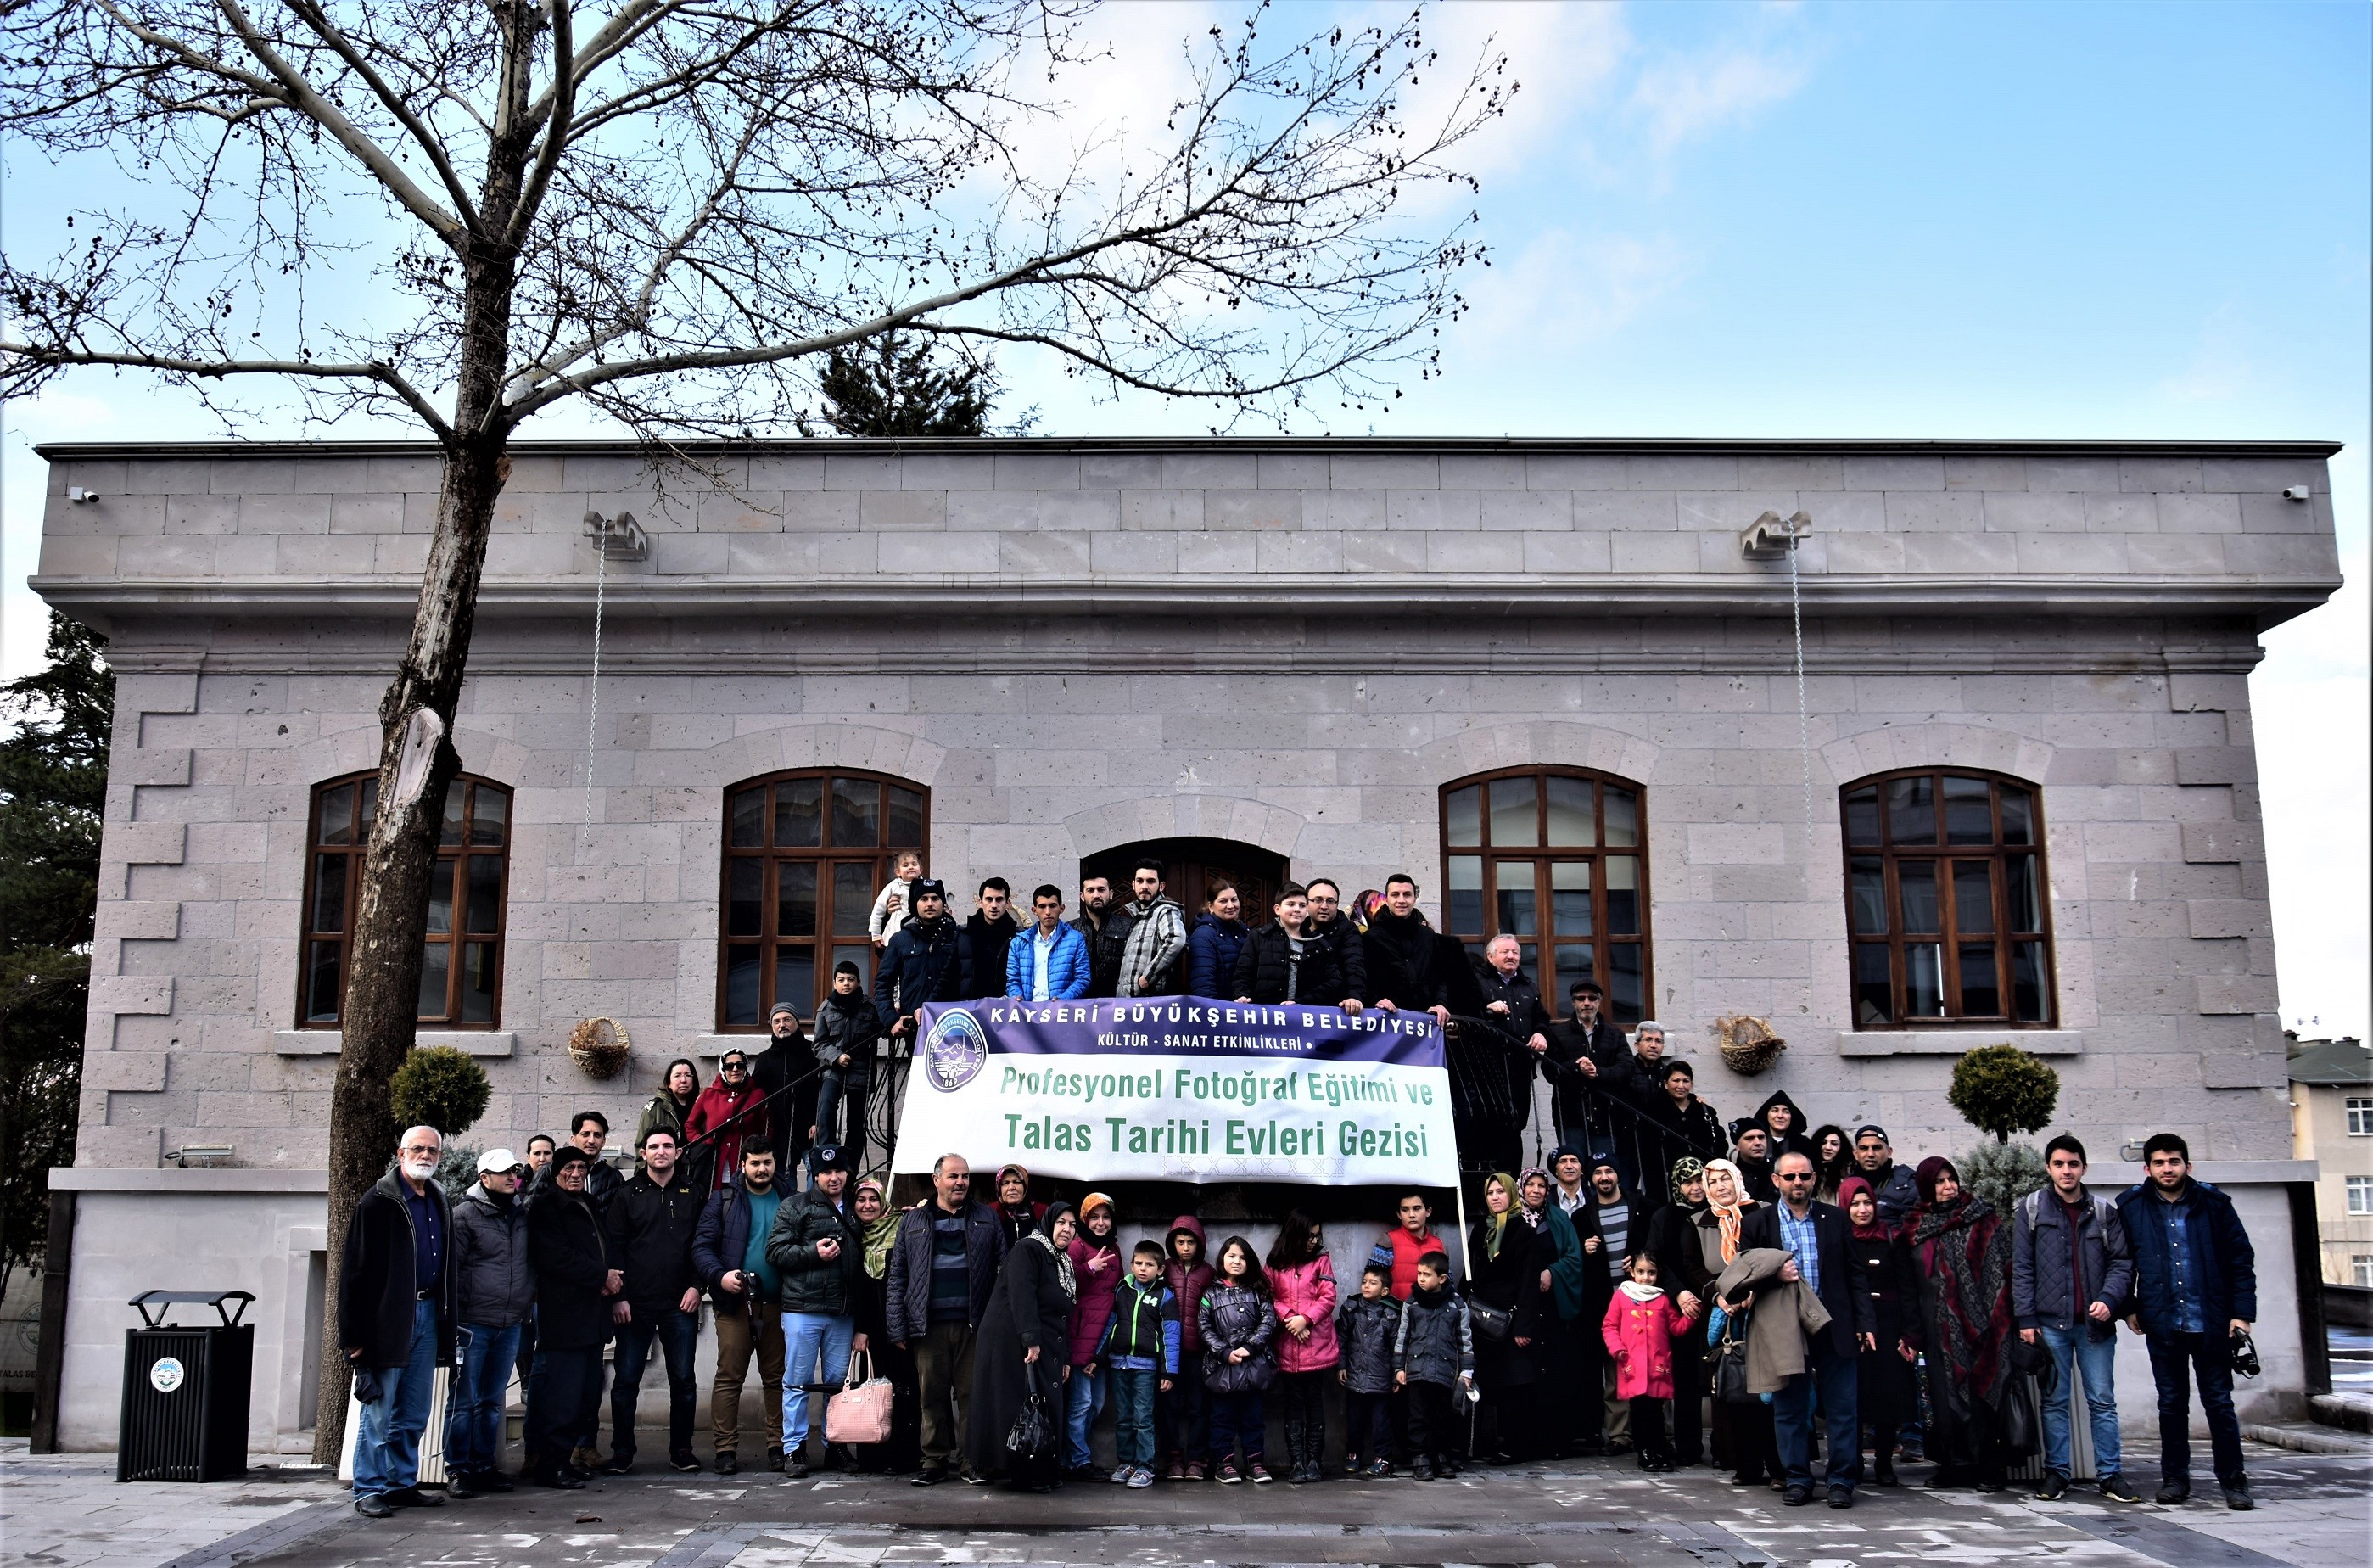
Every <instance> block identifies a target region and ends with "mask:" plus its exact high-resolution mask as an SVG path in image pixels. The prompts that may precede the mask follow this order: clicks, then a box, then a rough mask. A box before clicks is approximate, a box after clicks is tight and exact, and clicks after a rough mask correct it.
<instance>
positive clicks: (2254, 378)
mask: <svg viewBox="0 0 2373 1568" xmlns="http://www.w3.org/2000/svg"><path fill="white" fill-rule="evenodd" d="M2260 382H2261V377H2260V376H2259V374H2258V367H2257V360H2256V357H2255V356H2254V355H2253V354H2251V353H2250V330H2249V327H2248V324H2247V323H2246V322H2243V320H2242V319H2241V312H2240V310H2239V308H2238V307H2237V306H2236V305H2235V303H2234V302H2233V301H2230V300H2227V302H2226V303H2225V304H2223V305H2220V306H2218V307H2217V308H2216V310H2214V311H2213V312H2211V313H2210V315H2209V317H2208V319H2207V320H2206V321H2204V322H2202V323H2201V324H2200V336H2199V339H2198V341H2197V343H2196V344H2195V345H2194V347H2193V349H2192V359H2191V362H2190V363H2189V364H2187V365H2185V366H2184V368H2183V369H2180V370H2179V371H2177V372H2175V373H2174V374H2173V375H2171V376H2168V377H2166V378H2164V379H2163V380H2160V381H2159V383H2158V385H2157V388H2156V389H2155V390H2156V391H2157V393H2158V395H2159V396H2160V397H2162V398H2164V399H2166V400H2167V401H2168V402H2169V403H2179V404H2198V403H2222V402H2224V401H2226V400H2227V399H2229V398H2236V397H2241V396H2244V395H2246V394H2248V393H2250V392H2254V391H2256V390H2257V389H2258V387H2259V385H2260Z"/></svg>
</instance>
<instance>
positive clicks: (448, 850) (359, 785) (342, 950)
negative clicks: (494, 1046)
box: [296, 769, 518, 1031]
mask: <svg viewBox="0 0 2373 1568" xmlns="http://www.w3.org/2000/svg"><path fill="white" fill-rule="evenodd" d="M348 788H351V789H353V790H354V791H355V795H354V799H355V800H356V802H357V810H356V812H355V813H354V816H353V818H352V819H351V822H352V825H351V826H350V828H349V840H350V841H349V842H347V843H344V844H325V843H323V842H322V841H321V808H322V805H323V803H324V802H326V801H327V800H328V799H329V798H330V796H331V794H332V793H333V791H335V790H343V789H348ZM447 788H448V790H449V791H450V790H456V789H458V790H462V823H461V828H460V837H459V838H458V840H457V841H456V842H455V843H452V844H450V845H449V844H445V843H443V842H442V841H441V837H440V842H439V843H438V849H437V871H436V873H435V874H436V875H437V876H440V877H445V878H449V879H450V882H449V891H450V898H451V903H450V909H451V910H452V914H451V916H450V919H449V921H448V926H449V929H448V930H444V931H440V932H431V933H428V934H427V936H426V937H425V939H424V940H425V941H426V942H428V943H433V944H435V945H438V946H441V947H445V948H447V949H450V950H451V951H450V954H449V956H448V957H447V960H446V965H445V1012H444V1015H443V1016H442V1017H434V1016H424V1017H421V1018H419V1019H417V1020H416V1022H417V1023H419V1024H423V1025H426V1026H428V1027H432V1028H436V1029H439V1030H449V1029H450V1030H470V1031H491V1030H496V1029H499V1028H501V1027H502V1021H503V971H504V957H505V954H504V949H505V948H506V947H507V946H508V945H509V928H510V890H511V838H512V834H513V830H514V829H515V828H516V827H517V826H518V814H517V813H518V795H517V793H516V791H514V790H512V789H511V787H510V786H509V785H508V784H505V783H502V782H501V781H500V780H498V779H493V778H485V777H482V776H481V775H478V774H474V773H461V774H456V775H454V778H453V782H452V783H451V784H450V785H449V786H448V787H447ZM378 790H379V773H378V770H377V769H373V770H372V771H370V772H368V773H350V774H346V775H345V776H344V777H342V778H325V779H323V780H322V781H321V783H319V784H316V785H314V786H313V790H312V794H311V797H310V800H309V801H308V802H307V805H306V812H305V901H304V903H303V905H302V906H301V907H299V909H298V939H297V1008H296V1014H297V1027H298V1028H299V1029H324V1030H335V1029H343V1028H344V1027H345V1015H346V988H347V986H348V984H349V983H350V982H351V980H352V978H353V967H354V921H355V906H356V902H357V893H358V891H359V889H360V888H361V885H362V867H363V859H364V856H365V855H366V854H367V853H368V848H369V837H370V829H369V824H370V823H371V821H372V820H373V816H374V811H375V808H374V806H365V805H361V804H360V802H364V801H366V800H370V799H372V798H373V797H375V796H376V795H377V793H378ZM483 790H493V791H495V792H497V793H498V794H499V795H501V796H502V798H503V802H504V811H503V825H502V831H501V837H500V840H499V842H497V843H495V844H491V845H488V844H473V843H472V842H471V836H472V834H473V831H474V829H475V828H476V825H477V813H478V806H477V802H478V800H479V796H480V792H481V791H483ZM449 798H450V794H449ZM330 857H336V858H338V859H340V860H344V861H345V869H344V871H343V872H341V873H340V874H341V875H342V876H343V877H344V878H345V907H344V909H343V911H342V914H341V920H342V925H343V929H342V930H334V931H331V930H315V929H314V917H315V916H316V915H317V914H319V913H320V909H319V906H318V903H317V900H318V899H319V897H320V895H321V870H322V862H323V860H325V859H327V858H330ZM471 860H493V861H494V862H495V867H496V871H495V910H494V929H493V930H491V931H473V930H466V929H464V928H465V926H466V924H467V922H468V919H469V907H470V905H469V893H470V883H469V862H470V861H471ZM430 894H431V896H432V898H433V896H434V895H435V883H433V882H432V883H431V885H430ZM322 942H335V943H336V944H337V947H338V986H337V999H338V1001H337V1008H336V1012H335V1015H334V1016H333V1017H330V1018H321V1017H317V1016H315V1015H314V1014H313V1012H312V1010H311V1008H310V1005H309V1002H310V990H311V989H312V988H311V982H312V977H313V960H314V951H315V948H316V947H317V945H318V944H320V943H322ZM470 942H485V943H486V944H488V945H489V946H491V947H492V949H493V965H494V988H493V1000H492V1001H491V1003H490V1009H491V1015H490V1016H488V1017H486V1018H483V1019H468V1020H464V1019H462V1018H460V1017H458V1016H456V1014H457V1013H458V1012H460V1010H461V1005H462V967H463V966H462V964H460V963H459V962H456V960H457V959H458V957H459V956H460V950H461V949H462V947H463V946H464V944H466V943H470Z"/></svg>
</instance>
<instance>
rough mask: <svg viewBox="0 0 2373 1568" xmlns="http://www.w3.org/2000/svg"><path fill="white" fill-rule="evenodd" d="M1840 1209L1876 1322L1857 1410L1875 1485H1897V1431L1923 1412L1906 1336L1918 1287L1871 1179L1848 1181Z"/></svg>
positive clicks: (1858, 1381)
mask: <svg viewBox="0 0 2373 1568" xmlns="http://www.w3.org/2000/svg"><path fill="white" fill-rule="evenodd" d="M1838 1198H1839V1203H1838V1207H1839V1208H1841V1209H1842V1210H1844V1211H1845V1214H1846V1225H1847V1229H1848V1232H1849V1235H1848V1236H1847V1239H1846V1250H1847V1252H1848V1253H1850V1254H1851V1255H1852V1256H1853V1259H1854V1261H1855V1262H1856V1263H1858V1264H1860V1265H1861V1266H1862V1271H1863V1278H1864V1281H1867V1284H1866V1287H1865V1288H1866V1289H1868V1290H1869V1292H1870V1305H1871V1316H1872V1317H1873V1318H1874V1319H1875V1321H1876V1324H1877V1331H1876V1334H1875V1335H1874V1336H1873V1338H1875V1339H1876V1340H1877V1346H1876V1349H1867V1350H1864V1352H1862V1354H1861V1356H1860V1358H1859V1360H1858V1362H1857V1364H1856V1367H1855V1373H1856V1377H1855V1387H1856V1389H1857V1390H1858V1392H1857V1396H1856V1399H1855V1408H1856V1410H1858V1411H1859V1412H1860V1415H1861V1420H1862V1423H1863V1424H1864V1426H1866V1427H1868V1428H1870V1444H1871V1451H1872V1453H1873V1454H1874V1455H1875V1456H1876V1461H1877V1462H1876V1464H1875V1465H1874V1466H1873V1467H1872V1469H1871V1472H1870V1480H1871V1484H1872V1485H1874V1486H1893V1485H1894V1484H1895V1434H1896V1432H1897V1431H1898V1430H1899V1429H1900V1428H1901V1427H1902V1426H1903V1425H1904V1424H1905V1423H1907V1422H1911V1421H1915V1420H1917V1419H1918V1418H1919V1414H1920V1396H1919V1391H1918V1390H1917V1389H1916V1388H1915V1387H1913V1385H1912V1374H1911V1361H1912V1354H1913V1352H1912V1350H1911V1344H1910V1342H1909V1340H1907V1339H1906V1337H1905V1334H1904V1312H1905V1310H1906V1308H1907V1306H1908V1305H1909V1304H1910V1302H1911V1299H1912V1296H1913V1295H1914V1293H1915V1287H1914V1286H1913V1285H1912V1283H1911V1275H1910V1267H1911V1265H1910V1260H1909V1258H1907V1257H1906V1255H1905V1253H1904V1249H1903V1246H1902V1243H1901V1242H1900V1240H1899V1239H1898V1237H1897V1235H1896V1234H1895V1227H1894V1226H1893V1225H1890V1224H1888V1223H1887V1222H1886V1221H1885V1220H1882V1219H1880V1218H1879V1215H1878V1199H1877V1196H1876V1193H1875V1192H1874V1191H1873V1190H1872V1188H1871V1185H1870V1179H1869V1178H1868V1177H1867V1176H1848V1177H1846V1178H1845V1180H1843V1181H1841V1182H1840V1183H1839V1184H1838Z"/></svg>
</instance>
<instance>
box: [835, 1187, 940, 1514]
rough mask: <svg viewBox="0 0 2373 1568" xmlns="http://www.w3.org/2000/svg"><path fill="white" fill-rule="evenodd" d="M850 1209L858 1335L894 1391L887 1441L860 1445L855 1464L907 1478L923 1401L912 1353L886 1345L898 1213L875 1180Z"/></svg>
mask: <svg viewBox="0 0 2373 1568" xmlns="http://www.w3.org/2000/svg"><path fill="white" fill-rule="evenodd" d="M848 1206H849V1211H850V1212H851V1213H853V1214H854V1215H856V1216H857V1228H858V1233H859V1235H862V1236H863V1237H864V1239H865V1255H864V1259H863V1263H864V1267H863V1268H862V1269H861V1270H859V1274H858V1279H857V1291H856V1297H857V1331H858V1332H859V1333H860V1334H862V1335H864V1336H865V1345H866V1352H865V1353H866V1355H867V1356H868V1357H869V1358H871V1361H872V1363H873V1370H874V1373H875V1375H878V1376H882V1377H886V1378H888V1379H889V1380H890V1387H891V1391H892V1399H891V1405H890V1440H889V1441H888V1442H887V1443H879V1444H864V1445H859V1447H858V1449H857V1465H858V1469H865V1470H878V1471H882V1472H884V1473H886V1474H889V1475H905V1474H906V1472H908V1471H909V1470H912V1469H915V1467H916V1466H917V1465H918V1464H919V1463H920V1462H921V1459H922V1436H923V1397H922V1388H921V1386H920V1385H919V1384H918V1383H917V1382H916V1380H915V1354H914V1352H912V1351H902V1350H900V1349H899V1348H898V1347H897V1346H896V1345H894V1344H893V1343H891V1342H890V1286H889V1273H890V1246H891V1244H892V1243H893V1242H894V1241H895V1240H896V1239H897V1237H898V1211H897V1210H895V1209H893V1208H892V1207H891V1206H890V1194H889V1191H888V1189H887V1188H884V1187H883V1185H882V1182H881V1180H880V1178H878V1177H875V1176H867V1177H865V1178H864V1179H863V1180H861V1181H859V1183H858V1184H857V1190H856V1191H855V1192H854V1193H852V1194H851V1195H850V1197H849V1200H848Z"/></svg>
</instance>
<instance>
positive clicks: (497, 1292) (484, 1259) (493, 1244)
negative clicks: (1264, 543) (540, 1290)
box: [452, 1182, 535, 1328]
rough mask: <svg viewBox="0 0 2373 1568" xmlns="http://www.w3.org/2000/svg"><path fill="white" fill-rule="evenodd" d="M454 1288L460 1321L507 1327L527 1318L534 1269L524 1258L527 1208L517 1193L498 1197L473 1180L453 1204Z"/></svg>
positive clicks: (531, 1303) (533, 1301) (493, 1326)
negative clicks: (503, 1199)
mask: <svg viewBox="0 0 2373 1568" xmlns="http://www.w3.org/2000/svg"><path fill="white" fill-rule="evenodd" d="M452 1254H453V1262H452V1267H453V1268H454V1270H456V1271H457V1272H458V1273H459V1274H460V1276H461V1277H460V1279H459V1281H457V1283H456V1286H455V1289H456V1292H457V1293H458V1297H459V1304H460V1311H461V1317H462V1322H464V1323H473V1324H476V1325H477V1326H478V1327H480V1328H509V1327H510V1326H511V1325H512V1324H514V1323H524V1322H526V1321H527V1315H528V1313H529V1312H530V1311H531V1310H532V1308H533V1307H534V1305H535V1270H533V1269H532V1267H530V1266H529V1263H528V1259H527V1210H526V1209H525V1208H524V1207H523V1206H522V1205H521V1203H520V1199H518V1198H516V1197H515V1198H513V1199H511V1200H510V1201H509V1202H508V1203H504V1202H498V1201H497V1199H496V1198H495V1195H494V1194H493V1193H491V1192H489V1191H487V1190H486V1184H485V1183H484V1182H480V1183H478V1184H477V1185H476V1186H474V1187H473V1188H470V1190H469V1191H467V1192H465V1193H463V1194H462V1200H461V1201H460V1202H458V1203H456V1204H454V1205H453V1246H452Z"/></svg>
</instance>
